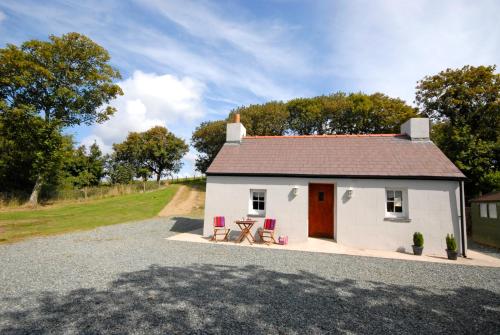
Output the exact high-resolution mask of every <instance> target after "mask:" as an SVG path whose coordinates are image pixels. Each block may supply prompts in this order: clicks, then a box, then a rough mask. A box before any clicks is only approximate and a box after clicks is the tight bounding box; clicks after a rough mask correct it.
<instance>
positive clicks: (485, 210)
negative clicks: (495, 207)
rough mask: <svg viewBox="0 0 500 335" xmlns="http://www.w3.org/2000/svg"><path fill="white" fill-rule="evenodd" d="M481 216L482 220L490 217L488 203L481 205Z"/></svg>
mask: <svg viewBox="0 0 500 335" xmlns="http://www.w3.org/2000/svg"><path fill="white" fill-rule="evenodd" d="M479 216H480V217H482V218H487V217H488V204H487V203H486V202H481V203H479Z"/></svg>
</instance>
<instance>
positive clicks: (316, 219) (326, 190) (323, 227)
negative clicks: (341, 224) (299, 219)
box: [309, 184, 333, 238]
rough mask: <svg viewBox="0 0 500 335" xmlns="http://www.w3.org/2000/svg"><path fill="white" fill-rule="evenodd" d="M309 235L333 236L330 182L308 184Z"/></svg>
mask: <svg viewBox="0 0 500 335" xmlns="http://www.w3.org/2000/svg"><path fill="white" fill-rule="evenodd" d="M309 236H311V237H328V238H333V185H332V184H309Z"/></svg>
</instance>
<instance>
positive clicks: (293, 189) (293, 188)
mask: <svg viewBox="0 0 500 335" xmlns="http://www.w3.org/2000/svg"><path fill="white" fill-rule="evenodd" d="M292 194H293V195H294V196H297V195H298V194H299V187H298V186H294V187H292Z"/></svg>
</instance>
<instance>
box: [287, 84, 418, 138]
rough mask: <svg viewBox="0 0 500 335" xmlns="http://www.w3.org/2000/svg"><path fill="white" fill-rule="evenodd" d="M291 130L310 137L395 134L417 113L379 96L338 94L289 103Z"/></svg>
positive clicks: (396, 100)
mask: <svg viewBox="0 0 500 335" xmlns="http://www.w3.org/2000/svg"><path fill="white" fill-rule="evenodd" d="M287 108H288V110H289V113H290V116H289V122H288V123H289V127H290V131H291V132H293V133H296V134H299V135H311V134H319V135H323V134H371V133H398V132H399V127H400V126H401V124H402V123H403V122H405V121H406V120H408V119H409V118H411V117H415V116H416V115H417V111H416V110H415V109H414V108H412V107H410V106H408V105H407V104H406V103H405V102H404V101H403V100H400V99H394V98H390V97H388V96H386V95H384V94H382V93H374V94H371V95H367V94H364V93H351V94H349V95H347V94H345V93H342V92H337V93H334V94H331V95H326V96H319V97H314V98H300V99H294V100H291V101H289V102H288V104H287Z"/></svg>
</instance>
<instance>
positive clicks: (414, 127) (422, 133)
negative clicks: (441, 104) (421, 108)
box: [401, 118, 429, 141]
mask: <svg viewBox="0 0 500 335" xmlns="http://www.w3.org/2000/svg"><path fill="white" fill-rule="evenodd" d="M401 134H402V135H407V136H409V137H410V139H411V140H412V141H419V140H420V141H428V140H429V119H428V118H411V119H409V120H408V121H406V122H405V123H403V124H402V125H401Z"/></svg>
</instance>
